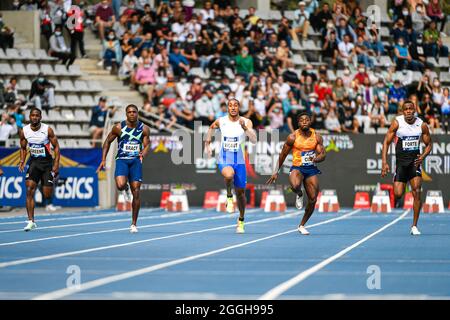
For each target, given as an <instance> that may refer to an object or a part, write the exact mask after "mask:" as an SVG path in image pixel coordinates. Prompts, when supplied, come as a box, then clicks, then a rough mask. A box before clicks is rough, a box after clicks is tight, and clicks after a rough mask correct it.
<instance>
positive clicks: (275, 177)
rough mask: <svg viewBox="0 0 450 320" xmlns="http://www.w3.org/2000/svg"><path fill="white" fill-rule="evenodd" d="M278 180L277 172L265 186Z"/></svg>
mask: <svg viewBox="0 0 450 320" xmlns="http://www.w3.org/2000/svg"><path fill="white" fill-rule="evenodd" d="M277 179H278V172H275V173H274V174H273V175H272V176H271V177H270V178H269V180H267V182H266V184H272V183H275V181H277Z"/></svg>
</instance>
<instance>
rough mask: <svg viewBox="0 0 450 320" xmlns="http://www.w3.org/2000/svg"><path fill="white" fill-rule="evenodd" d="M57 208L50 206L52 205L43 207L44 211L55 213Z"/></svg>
mask: <svg viewBox="0 0 450 320" xmlns="http://www.w3.org/2000/svg"><path fill="white" fill-rule="evenodd" d="M59 208H61V207H59ZM59 208H58V207H56V206H54V205H52V204H48V205H46V206H45V211H49V212H55V211H56V210H58V209H59Z"/></svg>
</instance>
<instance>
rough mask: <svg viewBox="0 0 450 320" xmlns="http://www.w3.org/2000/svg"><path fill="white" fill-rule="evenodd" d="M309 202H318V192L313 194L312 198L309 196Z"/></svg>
mask: <svg viewBox="0 0 450 320" xmlns="http://www.w3.org/2000/svg"><path fill="white" fill-rule="evenodd" d="M308 202H309V203H310V204H316V202H317V194H315V195H313V196H311V198H308Z"/></svg>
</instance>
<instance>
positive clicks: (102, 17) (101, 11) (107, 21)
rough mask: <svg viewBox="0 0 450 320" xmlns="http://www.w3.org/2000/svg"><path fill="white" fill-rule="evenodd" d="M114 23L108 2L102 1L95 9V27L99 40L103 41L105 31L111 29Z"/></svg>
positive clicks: (114, 18) (106, 0) (114, 19)
mask: <svg viewBox="0 0 450 320" xmlns="http://www.w3.org/2000/svg"><path fill="white" fill-rule="evenodd" d="M114 22H116V17H115V16H114V12H113V9H112V8H111V7H110V6H109V4H108V0H102V2H101V5H100V6H98V7H97V11H96V12H95V27H96V28H97V29H98V33H99V36H100V40H101V41H103V40H104V39H105V31H106V29H107V28H112V26H113V25H114Z"/></svg>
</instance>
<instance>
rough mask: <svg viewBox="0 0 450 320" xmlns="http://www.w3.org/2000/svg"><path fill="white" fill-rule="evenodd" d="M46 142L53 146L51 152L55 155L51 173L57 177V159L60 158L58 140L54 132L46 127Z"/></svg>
mask: <svg viewBox="0 0 450 320" xmlns="http://www.w3.org/2000/svg"><path fill="white" fill-rule="evenodd" d="M48 140H50V143H51V144H52V146H53V152H54V154H55V159H54V160H53V168H52V172H53V174H54V175H55V176H56V175H58V172H59V159H60V157H61V152H60V149H59V142H58V138H56V135H55V132H54V131H53V129H52V128H50V127H48Z"/></svg>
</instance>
